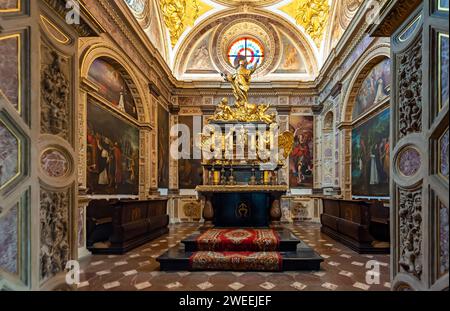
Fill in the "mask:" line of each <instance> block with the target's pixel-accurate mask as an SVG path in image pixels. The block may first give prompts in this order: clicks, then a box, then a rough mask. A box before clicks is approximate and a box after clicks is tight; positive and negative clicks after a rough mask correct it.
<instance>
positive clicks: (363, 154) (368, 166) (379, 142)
mask: <svg viewBox="0 0 450 311" xmlns="http://www.w3.org/2000/svg"><path fill="white" fill-rule="evenodd" d="M389 120H390V110H389V109H386V110H384V111H382V112H381V113H379V114H378V115H376V116H374V117H373V118H371V119H369V120H368V121H366V122H364V123H363V124H361V125H359V126H357V127H356V128H354V129H353V132H352V193H353V195H354V196H367V197H388V196H389V178H390V141H389V132H390V122H389Z"/></svg>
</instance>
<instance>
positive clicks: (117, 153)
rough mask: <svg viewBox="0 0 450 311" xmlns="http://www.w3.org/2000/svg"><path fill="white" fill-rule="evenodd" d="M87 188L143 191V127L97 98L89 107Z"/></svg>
mask: <svg viewBox="0 0 450 311" xmlns="http://www.w3.org/2000/svg"><path fill="white" fill-rule="evenodd" d="M87 125H88V126H87V137H86V145H87V148H86V161H87V163H86V168H87V191H88V193H89V194H93V195H137V194H138V193H139V129H138V128H137V127H136V126H134V125H133V124H131V123H129V122H127V121H125V120H124V119H122V118H121V117H119V116H118V115H115V114H114V113H113V112H111V111H108V110H107V109H105V108H103V107H101V106H100V104H98V103H96V102H94V101H93V100H91V99H90V100H89V101H88V107H87Z"/></svg>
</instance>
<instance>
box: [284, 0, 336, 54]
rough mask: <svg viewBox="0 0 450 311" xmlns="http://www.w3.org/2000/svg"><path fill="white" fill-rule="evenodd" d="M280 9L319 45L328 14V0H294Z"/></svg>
mask: <svg viewBox="0 0 450 311" xmlns="http://www.w3.org/2000/svg"><path fill="white" fill-rule="evenodd" d="M281 10H282V11H283V12H285V13H287V14H288V15H289V16H291V17H293V18H294V19H295V21H296V22H297V24H298V25H299V26H301V27H303V28H304V29H305V31H306V33H307V34H308V35H309V36H310V37H311V39H313V40H314V42H315V43H316V45H317V46H319V47H320V45H321V43H322V39H323V36H324V34H325V31H326V26H327V22H328V18H329V16H330V5H329V3H328V0H294V1H292V2H291V3H290V4H288V5H286V6H284V7H282V8H281Z"/></svg>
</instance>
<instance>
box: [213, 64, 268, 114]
mask: <svg viewBox="0 0 450 311" xmlns="http://www.w3.org/2000/svg"><path fill="white" fill-rule="evenodd" d="M258 65H259V61H258V62H257V63H256V65H255V66H254V67H253V68H247V67H248V63H247V61H246V60H243V59H242V60H240V61H239V66H238V67H237V69H236V73H235V74H224V73H222V77H224V78H225V81H228V82H230V83H231V86H232V87H233V95H234V97H235V98H236V106H237V107H242V106H244V107H245V106H247V105H248V91H249V90H250V80H251V77H252V75H253V74H254V73H255V71H256V69H258Z"/></svg>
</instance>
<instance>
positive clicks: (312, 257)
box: [157, 241, 323, 272]
mask: <svg viewBox="0 0 450 311" xmlns="http://www.w3.org/2000/svg"><path fill="white" fill-rule="evenodd" d="M297 244H298V245H297V250H296V251H290V252H289V251H288V252H283V251H280V252H278V254H279V255H280V256H281V259H282V261H281V267H280V269H279V271H276V272H282V271H319V270H320V265H321V263H322V262H323V258H322V257H320V256H319V255H318V254H317V253H316V252H315V251H314V250H313V249H312V248H311V247H309V246H308V245H306V244H305V243H303V242H301V241H300V242H297ZM194 254H195V252H189V251H186V249H185V248H184V246H183V245H181V246H180V247H177V248H172V249H170V250H168V251H167V252H166V253H164V254H163V255H161V256H160V257H159V258H157V261H158V262H159V263H160V265H161V267H160V269H161V271H246V272H249V271H258V272H259V271H264V272H271V271H267V270H260V269H249V268H247V267H243V269H231V268H230V269H226V268H224V269H217V268H214V269H207V268H206V269H196V268H194V267H192V263H191V258H192V256H193V255H194ZM255 266H258V265H255ZM272 272H275V271H272Z"/></svg>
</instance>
